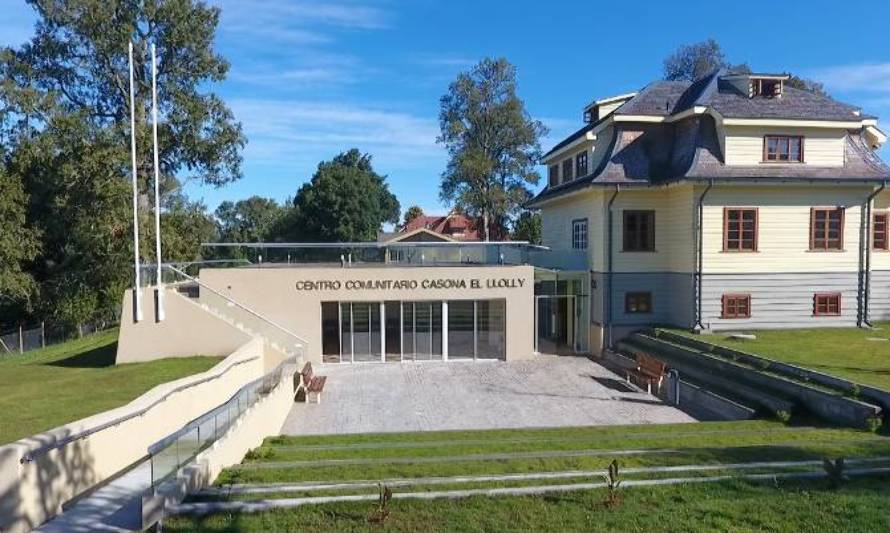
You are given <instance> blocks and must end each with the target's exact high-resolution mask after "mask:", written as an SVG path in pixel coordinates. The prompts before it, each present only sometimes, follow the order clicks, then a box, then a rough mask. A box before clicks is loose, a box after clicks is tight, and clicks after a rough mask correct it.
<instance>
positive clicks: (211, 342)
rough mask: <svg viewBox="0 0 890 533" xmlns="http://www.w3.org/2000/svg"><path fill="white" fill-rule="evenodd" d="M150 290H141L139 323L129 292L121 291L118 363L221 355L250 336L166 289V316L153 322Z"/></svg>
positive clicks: (153, 311) (151, 289) (152, 299)
mask: <svg viewBox="0 0 890 533" xmlns="http://www.w3.org/2000/svg"><path fill="white" fill-rule="evenodd" d="M154 292H155V290H154V289H153V288H146V289H144V291H143V295H142V316H143V319H142V320H141V321H140V322H136V321H134V320H133V307H134V306H133V291H132V290H128V291H125V292H124V299H123V300H124V301H123V307H121V309H122V313H121V327H120V334H119V336H118V343H117V359H116V362H117V363H118V364H120V363H135V362H142V361H152V360H155V359H163V358H166V357H189V356H193V355H210V356H215V357H223V356H226V355H228V354H230V353H232V352H233V351H235V350H236V349H237V348H238V347H239V346H242V345H243V344H244V343H246V342H247V341H249V340H250V339H251V337H250V335H248V334H246V333H244V332H243V331H240V330H239V329H238V328H236V327H234V326H232V325H231V324H229V323H227V322H226V321H225V320H223V319H221V318H219V317H218V316H216V315H213V314H212V313H208V312H207V311H206V310H205V309H202V308H201V306H199V305H198V304H196V303H195V302H193V301H191V300H189V299H188V298H186V297H185V296H183V295H181V294H179V293H178V292H176V291H175V290H171V289H168V290H167V291H166V294H165V299H164V309H165V311H166V318H165V319H164V321H162V322H157V321H156V320H155V303H154Z"/></svg>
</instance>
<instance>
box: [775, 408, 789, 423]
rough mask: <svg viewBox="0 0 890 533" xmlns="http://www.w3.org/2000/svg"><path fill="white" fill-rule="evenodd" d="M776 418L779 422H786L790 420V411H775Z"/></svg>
mask: <svg viewBox="0 0 890 533" xmlns="http://www.w3.org/2000/svg"><path fill="white" fill-rule="evenodd" d="M776 418H778V419H779V422H782V423H783V424H787V423H788V421H789V420H791V413H789V412H788V411H785V410H781V411H776Z"/></svg>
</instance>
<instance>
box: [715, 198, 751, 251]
mask: <svg viewBox="0 0 890 533" xmlns="http://www.w3.org/2000/svg"><path fill="white" fill-rule="evenodd" d="M723 251H724V252H756V251H757V209H737V208H729V207H727V208H724V209H723Z"/></svg>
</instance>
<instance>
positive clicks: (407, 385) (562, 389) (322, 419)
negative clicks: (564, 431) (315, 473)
mask: <svg viewBox="0 0 890 533" xmlns="http://www.w3.org/2000/svg"><path fill="white" fill-rule="evenodd" d="M316 373H317V374H319V375H326V376H328V380H327V383H326V385H325V389H324V393H323V395H322V402H321V404H315V403H310V404H306V403H302V402H301V403H296V404H294V406H293V408H292V409H291V412H290V414H289V415H288V417H287V420H286V421H285V423H284V426H283V428H282V431H281V432H282V434H284V435H324V434H344V433H385V432H402V431H404V432H410V431H438V430H466V429H500V428H534V427H566V426H597V425H618V424H664V423H675V422H694V421H695V419H694V418H692V417H691V416H689V415H687V414H686V413H684V412H682V411H680V410H678V409H675V408H673V407H670V406H668V405H665V404H664V403H662V402H661V401H660V400H658V399H657V398H655V397H654V396H651V395H649V394H646V393H645V392H640V391H639V390H629V389H627V388H626V387H625V386H624V385H623V382H624V380H623V377H621V376H617V375H616V374H614V373H612V372H610V371H609V370H607V369H605V368H604V367H602V366H600V365H598V364H596V363H594V362H593V361H590V360H589V359H587V358H584V357H566V356H555V355H539V356H536V357H535V358H534V359H531V360H528V361H515V362H509V363H505V362H501V361H480V362H471V361H453V362H422V363H368V364H327V365H318V366H316ZM313 399H314V398H313Z"/></svg>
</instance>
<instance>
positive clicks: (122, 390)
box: [0, 329, 219, 444]
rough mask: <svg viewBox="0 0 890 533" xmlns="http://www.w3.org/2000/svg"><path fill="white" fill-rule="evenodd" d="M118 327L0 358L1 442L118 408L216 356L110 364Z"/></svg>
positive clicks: (213, 361)
mask: <svg viewBox="0 0 890 533" xmlns="http://www.w3.org/2000/svg"><path fill="white" fill-rule="evenodd" d="M116 352H117V329H112V330H107V331H103V332H100V333H96V334H93V335H89V336H87V337H84V338H82V339H76V340H73V341H68V342H65V343H61V344H56V345H54V346H50V347H47V348H44V349H42V350H35V351H32V352H27V353H25V354H22V355H9V356H3V357H0V391H2V393H0V413H2V414H0V444H5V443H8V442H12V441H15V440H18V439H20V438H22V437H27V436H29V435H33V434H35V433H39V432H41V431H45V430H48V429H52V428H54V427H57V426H60V425H62V424H65V423H68V422H72V421H74V420H78V419H81V418H84V417H87V416H90V415H94V414H96V413H100V412H102V411H106V410H108V409H112V408H114V407H120V406H121V405H124V404H126V403H127V402H129V401H130V400H133V399H134V398H136V397H137V396H139V395H140V394H142V393H144V392H145V391H147V390H149V389H151V388H152V387H154V386H155V385H159V384H161V383H165V382H167V381H171V380H174V379H178V378H181V377H184V376H188V375H191V374H195V373H198V372H203V371H204V370H207V369H209V368H210V367H212V366H213V365H215V364H216V363H218V362H219V358H216V357H186V358H177V359H166V360H160V361H152V362H148V363H132V364H124V365H115V364H114V358H115V353H116Z"/></svg>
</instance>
